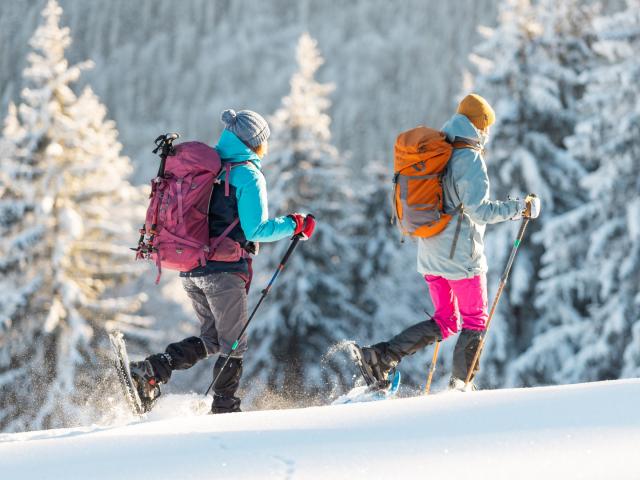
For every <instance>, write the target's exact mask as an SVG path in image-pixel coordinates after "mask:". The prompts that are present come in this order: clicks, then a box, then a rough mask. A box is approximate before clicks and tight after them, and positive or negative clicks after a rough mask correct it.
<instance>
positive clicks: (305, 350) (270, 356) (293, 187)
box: [248, 34, 358, 398]
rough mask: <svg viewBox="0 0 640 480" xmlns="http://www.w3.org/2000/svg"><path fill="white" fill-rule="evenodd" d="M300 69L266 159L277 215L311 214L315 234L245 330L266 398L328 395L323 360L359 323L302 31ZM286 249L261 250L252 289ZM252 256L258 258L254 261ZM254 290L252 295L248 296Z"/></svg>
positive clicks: (346, 226)
mask: <svg viewBox="0 0 640 480" xmlns="http://www.w3.org/2000/svg"><path fill="white" fill-rule="evenodd" d="M297 61H298V71H297V72H296V73H295V74H294V75H293V77H292V79H291V91H290V93H289V95H287V96H286V97H285V98H284V99H283V100H282V106H281V108H280V109H279V110H277V111H276V113H275V114H274V115H273V117H272V118H271V121H270V123H271V126H272V131H273V136H272V139H271V141H270V151H271V155H270V156H268V157H267V158H266V159H265V162H264V163H265V173H266V175H267V180H268V182H269V195H270V201H269V203H270V207H271V208H272V210H274V211H275V212H277V213H278V214H281V213H288V212H303V213H313V214H314V215H315V217H316V219H317V222H318V224H317V228H316V232H315V234H314V235H313V237H312V238H311V240H310V241H308V242H304V243H302V242H301V244H300V245H299V247H298V250H297V251H296V252H295V253H294V255H293V256H292V257H291V258H290V260H289V264H288V265H287V268H286V269H285V271H284V272H283V273H282V274H281V276H280V278H279V280H278V285H277V286H276V287H275V288H274V289H273V290H272V292H271V293H270V298H269V299H268V300H267V302H265V304H264V306H263V307H262V308H263V309H262V311H261V312H260V315H259V316H260V318H259V319H256V322H255V324H254V325H252V331H251V342H252V344H253V345H254V348H252V351H251V352H250V354H249V355H248V357H249V356H251V357H253V358H252V359H249V360H250V361H251V363H252V365H253V366H252V367H251V372H252V373H253V375H255V377H254V378H256V379H258V383H261V384H262V385H264V386H266V387H267V388H268V389H269V390H270V391H271V392H272V393H275V394H277V395H282V396H286V397H293V398H296V397H300V396H301V395H302V394H303V393H306V394H308V393H313V392H318V391H322V390H326V389H327V387H328V384H329V383H331V384H333V383H335V373H336V372H337V373H338V374H339V375H342V378H343V379H344V375H347V374H349V373H351V371H350V370H348V371H346V372H345V371H343V370H344V367H342V369H341V368H340V367H339V366H338V365H335V364H334V363H333V362H331V361H329V362H327V363H326V365H325V364H324V363H323V355H324V354H325V353H326V351H327V349H328V348H329V347H330V346H331V345H332V344H334V343H336V342H337V341H340V340H343V339H345V338H348V336H349V333H350V332H351V331H352V328H351V322H353V321H354V320H353V319H354V318H355V317H357V316H358V312H357V309H356V308H355V307H353V306H352V305H351V303H350V296H351V289H352V288H353V286H352V285H350V284H349V279H350V272H351V267H352V266H353V265H354V264H355V262H356V259H355V255H356V252H355V251H354V248H353V245H352V244H351V242H350V238H349V231H350V228H351V226H350V223H349V222H350V221H352V220H353V219H352V218H351V216H350V212H351V211H352V210H353V207H352V204H351V202H352V199H351V189H350V187H349V185H348V179H347V171H346V169H345V168H344V164H343V158H341V156H340V154H339V152H338V151H337V150H336V149H335V148H334V147H333V146H332V145H331V144H330V143H329V142H330V130H329V127H330V121H331V119H330V117H329V115H328V114H327V109H328V108H329V105H330V101H329V99H328V95H329V93H330V92H331V91H332V89H333V85H329V84H321V83H318V82H317V81H316V79H315V74H316V72H317V70H318V68H319V67H320V66H321V65H322V63H323V59H322V57H321V56H320V53H319V51H318V48H317V44H316V41H315V40H313V39H312V38H311V37H310V36H309V35H308V34H303V35H302V36H301V37H300V40H299V43H298V47H297ZM288 247H289V242H286V241H283V242H279V243H278V244H276V245H274V246H271V245H263V248H262V252H261V254H260V257H262V258H261V259H260V261H259V262H258V265H259V268H258V270H259V272H261V275H257V277H256V278H255V279H254V285H255V287H261V286H262V284H263V283H266V281H267V280H268V279H269V278H270V276H271V275H272V273H273V272H274V271H275V269H276V267H277V265H278V262H279V261H280V259H281V258H282V256H283V254H284V252H285V250H286V249H287V248H288ZM260 257H259V258H260ZM256 293H259V292H256Z"/></svg>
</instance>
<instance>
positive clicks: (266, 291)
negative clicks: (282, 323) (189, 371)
mask: <svg viewBox="0 0 640 480" xmlns="http://www.w3.org/2000/svg"><path fill="white" fill-rule="evenodd" d="M307 216H309V217H311V218H313V215H311V214H309V215H307ZM301 239H302V233H299V234H298V235H296V236H295V237H293V240H292V241H291V245H290V246H289V248H288V249H287V251H286V252H285V254H284V257H282V260H281V261H280V264H279V265H278V268H276V271H275V272H274V274H273V277H271V280H270V281H269V283H268V284H267V286H266V287H265V288H264V290H262V296H261V297H260V299H259V300H258V303H257V304H256V306H255V307H254V308H253V311H252V312H251V315H250V316H249V320H247V323H245V324H244V327H242V330H241V331H240V333H239V334H238V338H236V341H235V342H233V345H231V351H230V352H229V354H228V355H227V359H226V360H225V361H224V364H223V365H222V368H221V369H220V371H219V372H218V375H216V377H215V378H214V379H213V381H212V382H211V385H209V388H207V391H206V392H204V395H205V396H207V395H208V394H209V392H210V391H211V389H212V388H213V387H214V386H215V384H216V383H217V381H218V378H220V375H222V372H223V371H224V369H225V367H226V366H227V363H229V359H230V358H231V355H232V354H233V352H235V351H236V349H237V348H238V344H239V342H240V338H242V335H243V334H244V332H245V331H246V330H247V327H248V326H249V324H250V323H251V320H252V319H253V317H254V316H255V314H256V312H257V311H258V308H260V305H261V304H262V302H263V301H264V299H265V298H266V296H267V295H269V292H270V291H271V287H273V284H274V283H275V282H276V279H277V278H278V275H280V273H281V272H282V271H283V270H284V267H285V265H286V264H287V261H288V260H289V257H290V256H291V254H292V253H293V251H294V250H295V249H296V247H297V246H298V243H299V242H300V240H301Z"/></svg>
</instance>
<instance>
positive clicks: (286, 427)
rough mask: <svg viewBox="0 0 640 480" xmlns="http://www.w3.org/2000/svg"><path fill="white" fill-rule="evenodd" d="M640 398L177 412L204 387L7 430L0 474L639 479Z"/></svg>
mask: <svg viewBox="0 0 640 480" xmlns="http://www.w3.org/2000/svg"><path fill="white" fill-rule="evenodd" d="M639 399H640V379H634V380H619V381H612V382H599V383H592V384H580V385H570V386H562V387H544V388H532V389H512V390H494V391H483V392H473V393H442V394H436V395H432V396H429V397H417V398H408V399H396V400H389V401H385V402H372V403H355V404H347V405H336V406H326V407H314V408H306V409H299V410H278V411H261V412H245V413H240V414H230V415H219V416H198V415H195V414H193V413H192V414H191V415H187V416H178V417H176V415H180V405H181V404H182V405H183V407H184V406H185V405H192V404H193V403H194V397H193V396H191V397H189V396H167V397H165V398H164V399H163V401H164V402H165V403H164V405H162V404H159V405H158V407H160V408H158V410H157V411H156V412H154V414H153V415H154V417H153V418H158V417H169V418H162V419H159V420H154V419H153V418H149V419H147V420H145V421H141V422H134V423H129V424H127V425H122V426H114V427H108V428H104V427H87V428H75V429H66V430H49V431H42V432H28V433H19V434H8V435H3V436H0V477H1V478H3V479H14V478H16V479H17V478H20V479H49V478H64V479H80V478H83V479H84V478H90V479H105V478H108V479H115V478H117V479H136V480H140V479H142V478H151V479H154V480H159V479H172V480H175V479H189V478H198V479H206V478H212V479H213V478H215V479H231V478H233V479H254V478H255V479H343V478H344V479H358V478H366V479H378V478H385V479H386V478H403V479H406V478H438V479H443V478H447V479H449V478H473V479H481V478H490V479H492V480H497V479H507V478H508V479H515V478H518V479H529V478H530V479H536V480H540V479H541V478H542V479H544V480H549V479H554V478H562V479H563V480H564V479H574V478H588V479H638V478H640V455H639V451H638V447H639V446H640V414H639V413H638V400H639ZM189 408H190V407H189ZM172 416H173V417H172Z"/></svg>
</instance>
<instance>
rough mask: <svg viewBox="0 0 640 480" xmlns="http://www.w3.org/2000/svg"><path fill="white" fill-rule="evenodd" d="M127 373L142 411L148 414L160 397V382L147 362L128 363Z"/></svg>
mask: <svg viewBox="0 0 640 480" xmlns="http://www.w3.org/2000/svg"><path fill="white" fill-rule="evenodd" d="M129 371H130V372H131V380H132V381H133V386H134V387H135V389H136V391H137V392H138V396H139V397H140V401H141V402H142V409H143V411H145V412H148V411H149V410H151V408H152V407H153V404H154V403H155V401H156V400H157V399H158V397H159V396H160V382H159V381H158V378H157V376H156V374H155V371H154V369H153V366H152V364H151V362H150V361H149V360H142V361H140V362H129Z"/></svg>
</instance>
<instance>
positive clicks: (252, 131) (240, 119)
mask: <svg viewBox="0 0 640 480" xmlns="http://www.w3.org/2000/svg"><path fill="white" fill-rule="evenodd" d="M222 123H224V128H225V129H227V130H229V131H230V132H231V133H234V134H235V135H236V136H237V137H238V138H239V139H240V140H242V141H243V142H244V143H246V144H247V145H249V146H250V147H252V148H256V147H257V146H258V145H260V144H262V143H264V142H266V141H267V139H268V138H269V135H270V134H271V131H270V130H269V125H268V124H267V121H266V120H265V119H264V118H262V116H261V115H260V114H258V113H256V112H252V111H251V110H240V111H239V112H237V113H236V112H235V110H231V109H229V110H225V111H224V112H222Z"/></svg>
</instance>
